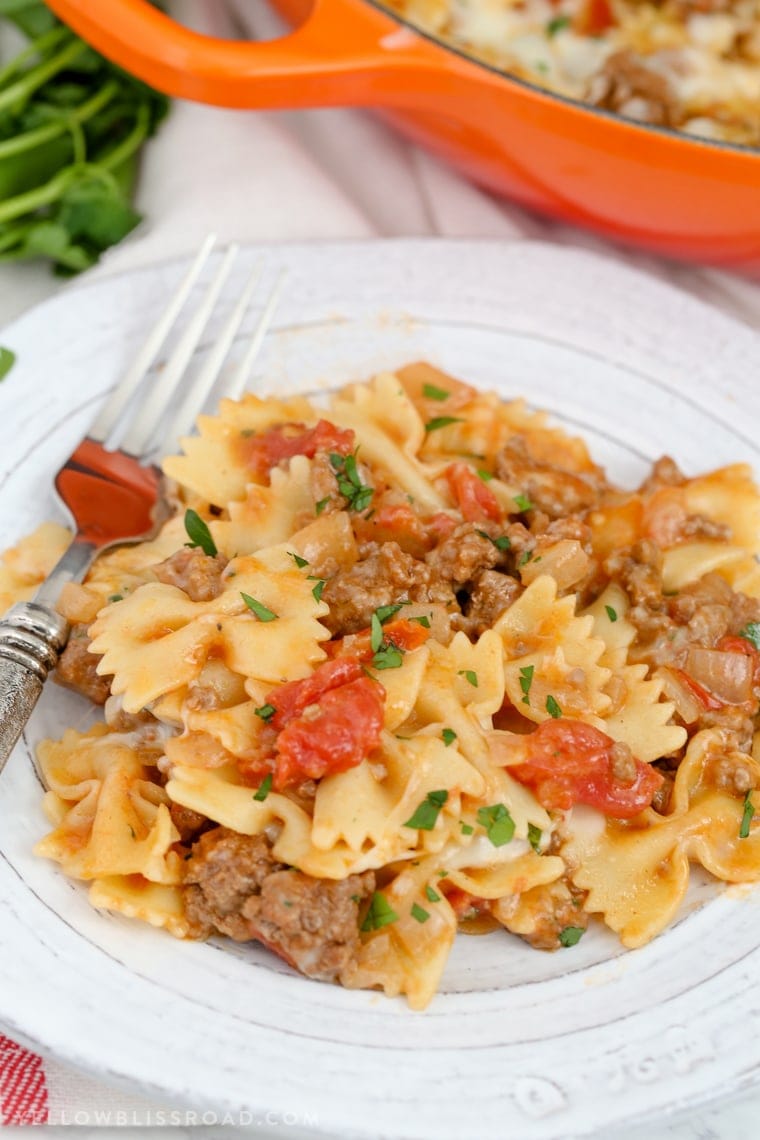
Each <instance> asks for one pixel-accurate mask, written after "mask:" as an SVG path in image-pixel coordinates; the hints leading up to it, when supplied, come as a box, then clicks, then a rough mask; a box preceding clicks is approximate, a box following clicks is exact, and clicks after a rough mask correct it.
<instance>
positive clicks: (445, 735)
mask: <svg viewBox="0 0 760 1140" xmlns="http://www.w3.org/2000/svg"><path fill="white" fill-rule="evenodd" d="M456 738H457V734H456V733H455V732H454V729H453V728H444V730H443V732H442V733H441V740H442V741H443V743H444V744H445V745H446V747H447V748H448V746H449V745H450V744H453V743H454V741H455V740H456Z"/></svg>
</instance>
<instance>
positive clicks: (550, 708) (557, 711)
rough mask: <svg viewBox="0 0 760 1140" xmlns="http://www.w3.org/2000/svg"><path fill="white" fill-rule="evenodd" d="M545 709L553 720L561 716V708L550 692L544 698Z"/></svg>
mask: <svg viewBox="0 0 760 1140" xmlns="http://www.w3.org/2000/svg"><path fill="white" fill-rule="evenodd" d="M546 711H547V712H548V714H549V716H551V717H554V719H555V720H557V719H558V718H559V717H561V716H562V709H561V708H560V707H559V705H558V704H557V702H556V701H555V699H554V697H553V696H551V694H549V696H548V697H547V698H546Z"/></svg>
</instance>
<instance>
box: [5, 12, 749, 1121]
mask: <svg viewBox="0 0 760 1140" xmlns="http://www.w3.org/2000/svg"><path fill="white" fill-rule="evenodd" d="M174 10H175V12H176V13H177V15H179V16H180V18H181V19H182V20H183V22H186V23H191V24H193V25H194V26H195V27H197V28H198V29H199V30H205V31H212V32H214V33H215V34H219V35H234V34H236V31H239V30H240V27H241V25H243V26H245V27H246V28H247V29H248V30H249V32H250V33H251V34H252V35H254V36H267V35H270V34H272V33H274V32H276V31H277V30H278V28H277V24H276V22H275V21H274V19H273V17H272V16H271V15H270V14H269V12H268V11H267V10H266V7H265V4H264V2H263V0H227V4H226V5H225V4H224V3H223V2H222V0H177V3H175V4H174ZM139 205H140V208H141V209H142V210H143V212H144V213H145V215H146V220H145V222H144V223H143V224H142V225H141V226H140V228H139V229H138V230H137V231H136V232H135V233H134V234H133V235H132V236H131V237H130V238H129V239H128V240H127V241H126V242H124V243H123V244H122V245H121V246H119V247H117V248H116V249H114V250H112V251H111V252H110V253H109V254H108V255H107V256H106V257H105V258H104V259H103V261H102V263H101V265H100V266H99V267H98V268H97V269H95V270H92V271H91V273H90V276H91V277H94V276H95V275H96V274H110V273H115V272H119V271H120V270H122V269H125V268H130V267H134V266H137V265H144V264H148V263H151V262H155V261H159V260H162V259H164V258H167V257H172V256H175V255H184V254H186V253H188V252H190V251H192V250H193V249H195V248H196V247H197V246H198V244H199V243H200V240H201V239H202V237H203V236H204V235H205V234H207V233H208V232H209V231H214V232H216V233H217V234H218V235H219V237H220V238H221V239H222V240H223V241H227V240H235V241H240V242H245V241H261V240H271V241H278V240H289V239H290V240H296V239H309V238H324V239H329V238H351V237H378V238H383V237H390V236H435V235H445V236H449V237H480V238H483V237H490V238H494V239H501V240H517V239H526V238H527V239H530V238H541V239H543V240H549V241H556V242H558V243H562V244H572V245H581V246H584V247H586V248H590V249H594V250H597V251H599V252H602V253H606V254H607V255H609V256H612V257H620V258H624V259H626V260H627V261H628V262H629V263H631V264H635V265H637V266H638V267H639V268H642V269H645V270H646V271H648V272H650V273H652V274H655V275H657V276H660V277H663V278H665V279H667V280H670V281H671V282H673V283H675V284H677V285H679V286H681V287H682V288H684V289H688V290H690V291H692V292H694V293H696V294H698V295H699V296H701V297H702V298H704V299H706V300H708V301H711V302H713V303H714V304H716V305H718V306H720V307H721V308H722V309H724V310H726V311H727V312H729V313H731V314H733V315H734V316H736V317H739V318H741V319H743V320H745V321H746V322H748V323H749V324H752V325H754V326H755V327H757V328H760V285H758V284H754V283H752V282H750V281H748V280H743V279H742V278H740V277H738V276H735V275H729V274H726V273H721V272H717V271H714V270H710V269H702V268H696V267H690V266H685V265H679V264H675V263H666V262H663V261H659V260H657V259H655V258H652V257H648V256H645V255H642V254H636V253H632V252H631V251H629V250H622V249H616V248H614V247H612V246H610V245H609V244H606V243H604V242H603V241H601V239H597V238H595V237H592V236H591V235H589V234H586V233H583V232H581V231H578V230H574V229H571V228H570V227H567V226H561V225H556V224H554V223H551V222H549V221H546V220H544V219H541V218H538V217H535V216H533V215H531V214H529V213H528V212H526V211H524V210H521V209H520V208H518V207H515V206H513V205H511V204H507V203H505V202H500V201H496V200H495V199H493V198H491V197H489V196H487V195H485V194H483V193H482V192H480V191H479V190H477V189H476V188H475V187H473V186H471V185H469V184H468V183H466V182H465V181H463V180H462V179H461V178H459V177H458V176H457V175H456V174H454V173H452V172H451V171H450V170H448V169H446V168H445V167H443V166H441V165H440V164H439V163H438V162H437V161H436V160H434V159H432V158H430V157H429V156H427V155H426V154H424V153H423V152H422V151H420V150H418V149H417V148H416V147H414V146H412V145H411V144H409V143H407V142H405V141H404V140H402V139H400V138H399V137H398V136H396V135H394V134H393V133H391V132H390V131H389V130H388V129H387V128H386V127H385V126H383V125H382V124H380V123H379V122H377V121H375V120H374V119H373V118H372V117H371V116H370V115H368V114H364V113H359V112H354V111H344V110H331V111H309V112H298V113H282V112H280V113H277V114H274V113H270V114H260V113H255V112H231V111H224V110H219V109H215V108H209V107H202V106H196V105H192V104H187V103H175V104H174V107H173V111H172V114H171V116H170V118H169V120H168V122H167V123H166V124H165V125H164V127H163V128H162V130H161V133H160V136H159V137H158V139H157V140H156V141H155V142H154V143H153V144H152V145H151V146H150V147H149V148H148V150H147V153H146V155H145V160H144V164H143V171H142V178H141V184H140V190H139ZM62 287H66V286H63V285H62V284H61V283H60V282H58V281H57V280H56V279H55V278H53V277H52V276H51V275H50V273H49V271H48V270H47V268H46V267H44V266H40V265H32V266H26V265H25V266H13V267H0V330H1V329H2V326H3V325H4V324H6V323H7V322H8V321H10V320H11V319H12V318H13V317H14V316H16V315H18V314H20V313H21V312H23V311H24V310H25V309H27V308H28V307H29V306H30V305H32V304H34V303H35V302H36V301H38V300H41V299H42V298H43V297H46V296H49V295H50V294H51V293H52V292H53V291H55V290H57V289H59V288H62ZM1 342H2V336H1V334H0V343H1ZM1 1041H2V1038H0V1042H1ZM6 1048H8V1047H6ZM7 1056H8V1054H6V1058H7ZM4 1064H5V1066H6V1069H5V1077H4V1076H3V1065H4ZM43 1070H44V1076H45V1081H46V1085H47V1094H48V1119H49V1122H50V1123H51V1124H68V1125H71V1126H73V1129H74V1132H75V1133H76V1135H77V1136H82V1137H83V1136H95V1135H101V1134H103V1133H102V1130H101V1129H100V1128H99V1127H97V1126H98V1124H99V1123H100V1122H107V1123H108V1124H110V1125H119V1124H121V1125H123V1126H125V1127H124V1130H123V1131H122V1132H121V1133H120V1135H121V1136H124V1137H127V1136H130V1135H132V1134H133V1131H134V1135H139V1136H140V1137H141V1138H144V1137H145V1136H146V1133H150V1132H152V1131H153V1130H154V1129H155V1127H156V1124H157V1123H158V1122H167V1123H169V1124H173V1125H175V1126H176V1125H178V1124H179V1125H188V1126H189V1125H193V1124H198V1125H199V1127H193V1128H188V1129H187V1135H190V1134H192V1136H193V1137H198V1136H199V1135H202V1134H207V1135H209V1136H211V1135H218V1128H217V1127H216V1126H215V1125H214V1124H213V1123H212V1122H209V1126H208V1127H204V1126H203V1124H202V1122H201V1121H199V1120H195V1119H194V1118H193V1116H192V1115H183V1114H182V1113H180V1114H178V1115H170V1114H167V1112H166V1108H165V1106H151V1105H148V1104H147V1103H146V1102H144V1101H142V1100H141V1099H140V1098H139V1097H130V1096H129V1095H125V1094H124V1093H123V1091H114V1090H110V1089H107V1088H105V1087H103V1086H101V1085H98V1084H96V1083H94V1082H92V1081H90V1080H89V1079H88V1078H86V1077H83V1076H81V1075H80V1074H76V1073H73V1072H71V1071H69V1070H68V1069H67V1068H66V1067H65V1066H62V1065H61V1064H60V1063H58V1062H57V1061H54V1060H51V1059H45V1060H44V1062H43ZM8 1071H9V1070H8V1062H7V1059H6V1060H4V1058H3V1055H2V1050H0V1115H2V1109H3V1096H4V1088H5V1090H6V1092H7V1088H8ZM4 1080H5V1084H4ZM159 1111H161V1112H163V1113H164V1115H163V1116H158V1115H157V1112H159ZM104 1113H105V1114H106V1115H103V1114H104ZM759 1113H760V1094H758V1095H755V1096H753V1097H752V1098H750V1099H748V1100H743V1101H740V1102H731V1103H725V1104H722V1105H718V1106H716V1107H714V1108H712V1109H710V1110H702V1111H700V1112H698V1113H696V1114H694V1115H693V1116H692V1117H690V1118H689V1119H687V1120H684V1121H681V1122H678V1123H675V1124H674V1123H671V1122H668V1121H665V1120H663V1121H659V1122H656V1123H655V1124H653V1125H650V1126H648V1127H647V1128H636V1129H634V1130H632V1131H626V1132H621V1133H617V1134H616V1137H615V1140H645V1138H646V1140H652V1138H654V1140H660V1138H662V1140H729V1138H730V1140H756V1137H757V1135H758V1127H757V1123H756V1121H757V1119H758V1114H759ZM6 1115H7V1114H6ZM275 1123H277V1122H275ZM133 1125H139V1126H140V1128H139V1130H133V1128H132V1127H131V1126H133ZM181 1132H184V1129H181ZM255 1134H256V1135H258V1136H262V1135H271V1136H280V1137H284V1136H285V1135H290V1134H291V1130H290V1129H288V1128H285V1127H283V1126H282V1124H280V1125H279V1127H276V1128H272V1129H271V1130H270V1129H269V1128H266V1127H265V1128H258V1129H256V1132H255ZM68 1135H71V1132H69V1133H68ZM515 1140H519V1138H515Z"/></svg>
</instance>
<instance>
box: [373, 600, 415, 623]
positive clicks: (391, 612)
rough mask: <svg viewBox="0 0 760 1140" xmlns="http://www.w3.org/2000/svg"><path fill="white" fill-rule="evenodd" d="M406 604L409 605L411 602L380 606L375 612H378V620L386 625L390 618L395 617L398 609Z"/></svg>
mask: <svg viewBox="0 0 760 1140" xmlns="http://www.w3.org/2000/svg"><path fill="white" fill-rule="evenodd" d="M406 605H409V603H408V602H396V603H395V605H391V606H378V607H377V609H376V610H375V614H377V620H378V621H379V622H380V624H381V625H385V623H386V622H387V621H388V620H389V618H392V617H394V616H395V615H396V614H397V613H398V611H399V610H400V609H402V608H403V607H404V606H406ZM373 616H374V615H373Z"/></svg>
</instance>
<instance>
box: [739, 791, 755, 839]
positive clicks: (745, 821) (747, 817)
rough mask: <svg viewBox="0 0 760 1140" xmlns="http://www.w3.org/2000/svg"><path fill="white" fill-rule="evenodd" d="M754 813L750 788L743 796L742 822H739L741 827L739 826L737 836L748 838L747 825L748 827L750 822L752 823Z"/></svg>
mask: <svg viewBox="0 0 760 1140" xmlns="http://www.w3.org/2000/svg"><path fill="white" fill-rule="evenodd" d="M754 814H755V807H754V804H753V803H752V791H751V790H750V791H749V792H747V794H746V796H745V797H744V815H743V816H742V823H741V827H740V828H739V838H740V839H748V838H749V827H750V824H751V823H752V817H753V816H754Z"/></svg>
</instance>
